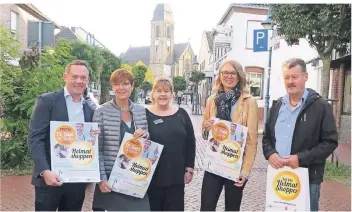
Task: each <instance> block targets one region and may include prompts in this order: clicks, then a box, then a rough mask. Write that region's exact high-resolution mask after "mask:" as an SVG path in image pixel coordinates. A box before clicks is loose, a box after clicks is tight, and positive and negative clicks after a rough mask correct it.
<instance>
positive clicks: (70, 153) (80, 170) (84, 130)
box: [50, 121, 100, 183]
mask: <svg viewBox="0 0 352 212" xmlns="http://www.w3.org/2000/svg"><path fill="white" fill-rule="evenodd" d="M98 133H99V130H98V124H97V123H91V122H89V123H88V122H80V123H78V122H58V121H51V122H50V148H51V170H52V171H53V172H55V173H56V174H58V175H59V176H60V178H61V180H62V181H63V182H64V183H72V182H100V172H99V154H98Z"/></svg>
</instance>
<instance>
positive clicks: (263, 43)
mask: <svg viewBox="0 0 352 212" xmlns="http://www.w3.org/2000/svg"><path fill="white" fill-rule="evenodd" d="M253 33H254V35H253V52H266V51H268V30H267V29H258V30H254V31H253Z"/></svg>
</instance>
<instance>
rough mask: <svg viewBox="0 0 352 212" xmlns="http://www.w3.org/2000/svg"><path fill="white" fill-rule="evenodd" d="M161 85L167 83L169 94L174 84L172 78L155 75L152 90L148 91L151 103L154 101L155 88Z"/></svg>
mask: <svg viewBox="0 0 352 212" xmlns="http://www.w3.org/2000/svg"><path fill="white" fill-rule="evenodd" d="M161 85H168V86H169V89H170V92H171V94H173V93H174V84H173V83H172V80H171V79H170V78H169V77H163V76H161V77H157V78H156V79H155V81H154V83H153V88H152V91H151V92H150V98H151V100H152V103H153V104H154V103H155V99H154V93H155V91H156V89H157V88H158V87H159V86H161Z"/></svg>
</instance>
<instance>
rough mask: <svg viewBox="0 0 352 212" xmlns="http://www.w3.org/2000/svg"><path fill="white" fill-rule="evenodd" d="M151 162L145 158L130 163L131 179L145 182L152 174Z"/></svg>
mask: <svg viewBox="0 0 352 212" xmlns="http://www.w3.org/2000/svg"><path fill="white" fill-rule="evenodd" d="M150 168H151V165H150V162H149V161H148V160H146V159H144V158H141V157H139V158H136V159H134V160H133V161H132V163H130V167H129V170H130V173H131V177H132V178H133V179H135V180H137V181H141V180H145V179H146V178H148V177H149V174H150Z"/></svg>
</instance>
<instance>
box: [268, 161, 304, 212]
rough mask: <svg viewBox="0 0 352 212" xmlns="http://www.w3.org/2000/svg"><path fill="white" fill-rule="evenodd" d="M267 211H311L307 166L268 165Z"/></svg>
mask: <svg viewBox="0 0 352 212" xmlns="http://www.w3.org/2000/svg"><path fill="white" fill-rule="evenodd" d="M266 210H267V211H309V210H310V196H309V176H308V169H307V168H296V169H292V168H290V167H287V166H285V167H283V168H281V169H274V168H273V167H272V166H271V165H268V172H267V187H266Z"/></svg>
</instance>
